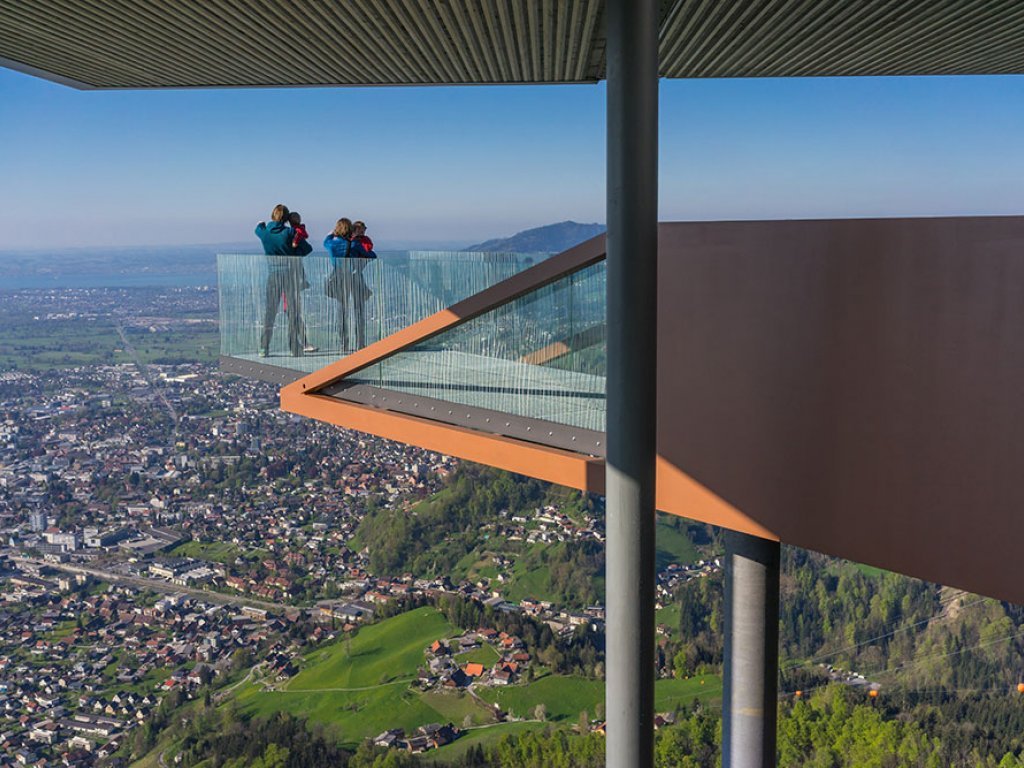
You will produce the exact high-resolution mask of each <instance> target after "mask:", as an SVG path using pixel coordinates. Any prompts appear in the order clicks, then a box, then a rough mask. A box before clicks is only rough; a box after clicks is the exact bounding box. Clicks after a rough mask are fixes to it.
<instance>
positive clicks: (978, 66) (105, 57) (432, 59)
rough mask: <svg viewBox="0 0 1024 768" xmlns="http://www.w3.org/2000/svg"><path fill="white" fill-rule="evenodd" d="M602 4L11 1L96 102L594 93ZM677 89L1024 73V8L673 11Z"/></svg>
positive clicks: (18, 33) (6, 24)
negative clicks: (306, 91) (186, 94)
mask: <svg viewBox="0 0 1024 768" xmlns="http://www.w3.org/2000/svg"><path fill="white" fill-rule="evenodd" d="M603 16H604V1H603V0H290V2H288V3H278V2H275V0H175V1H174V2H170V0H166V1H161V2H151V1H150V0H0V64H4V65H7V66H10V67H12V68H15V69H19V70H22V71H26V72H30V73H32V74H36V75H39V76H42V77H48V78H50V79H54V80H57V81H59V82H64V83H67V84H69V85H74V86H77V87H83V88H166V87H171V88H174V87H204V86H207V87H208V86H309V85H402V84H457V83H541V82H594V81H597V80H599V79H601V78H602V77H603V76H604V69H605V45H604V39H605V38H604V23H603ZM661 61H662V65H661V70H662V74H663V75H664V76H665V77H674V78H688V77H770V76H774V77H783V76H784V77H789V76H826V75H897V74H903V75H929V74H931V75H935V74H1008V73H1020V72H1024V2H1020V0H742V1H741V0H664V1H663V2H662V29H661Z"/></svg>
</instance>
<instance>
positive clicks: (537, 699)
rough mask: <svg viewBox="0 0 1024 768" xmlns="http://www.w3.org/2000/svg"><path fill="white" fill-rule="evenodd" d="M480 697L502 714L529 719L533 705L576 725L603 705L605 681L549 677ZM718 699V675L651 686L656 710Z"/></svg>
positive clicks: (555, 718)
mask: <svg viewBox="0 0 1024 768" xmlns="http://www.w3.org/2000/svg"><path fill="white" fill-rule="evenodd" d="M479 695H480V698H482V699H484V700H485V701H488V702H491V703H497V704H498V705H499V706H501V708H502V709H504V710H505V711H510V710H511V711H512V712H514V713H515V715H516V716H517V717H532V716H533V711H534V709H535V708H536V706H537V705H538V704H544V706H545V707H546V708H547V719H548V720H549V721H553V722H560V723H575V722H576V720H577V718H578V717H579V714H580V712H582V711H583V710H586V711H587V712H588V713H589V714H590V716H591V717H594V713H595V712H596V710H597V705H598V704H603V703H604V682H603V681H601V680H586V679H584V678H581V677H562V676H558V675H549V676H547V677H542V678H541V679H539V680H536V681H535V682H533V683H530V684H528V685H514V686H508V687H507V688H490V689H485V690H482V691H480V694H479ZM721 696H722V683H721V679H720V678H719V677H718V676H717V675H704V676H701V677H696V678H691V679H689V680H675V679H671V680H658V681H657V682H656V683H655V686H654V698H655V706H656V707H657V709H658V710H659V711H668V710H671V709H674V708H675V707H676V706H677V705H685V704H689V703H690V702H691V701H693V699H694V698H700V699H706V700H712V701H713V700H717V699H720V698H721Z"/></svg>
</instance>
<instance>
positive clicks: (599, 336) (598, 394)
mask: <svg viewBox="0 0 1024 768" xmlns="http://www.w3.org/2000/svg"><path fill="white" fill-rule="evenodd" d="M605 275H606V271H605V265H604V262H601V263H599V264H594V265H592V266H590V267H587V268H585V269H583V270H580V271H579V272H576V273H574V274H572V275H568V276H566V277H564V278H562V279H560V280H558V281H557V282H554V283H551V284H550V285H547V286H545V287H543V288H540V289H538V290H536V291H534V292H532V293H529V294H527V295H525V296H521V297H519V298H518V299H515V300H514V301H512V302H510V303H509V304H506V305H503V306H501V307H497V308H496V309H493V310H491V311H490V312H487V313H486V314H483V315H481V316H480V317H477V318H474V319H473V320H470V321H468V322H466V323H463V324H462V325H459V326H457V327H455V328H453V329H451V330H448V331H445V332H444V333H441V334H439V335H437V336H435V337H434V338H432V339H428V340H426V341H423V342H421V343H419V344H417V345H415V346H413V347H410V348H409V349H407V350H404V351H402V352H399V353H397V354H395V355H393V356H392V357H389V358H388V359H386V360H382V361H381V362H379V363H377V364H375V365H373V366H370V367H368V368H366V369H364V370H362V371H359V372H358V373H356V374H354V375H353V376H350V377H348V378H347V380H348V381H351V382H353V383H363V384H372V385H374V386H378V387H383V388H385V389H390V390H395V391H399V392H407V393H409V394H417V395H420V396H424V397H432V398H436V399H439V400H446V401H448V402H453V403H459V404H462V405H468V406H475V407H479V408H487V409H490V410H495V411H500V412H502V413H509V414H513V415H518V416H527V417H531V418H536V419H544V420H546V421H553V422H556V423H559V424H568V425H571V426H576V427H582V428H585V429H592V430H595V431H598V432H603V431H604V428H605V374H606V356H605V353H606V344H605V341H606V336H607V326H606V324H605V282H606V281H605Z"/></svg>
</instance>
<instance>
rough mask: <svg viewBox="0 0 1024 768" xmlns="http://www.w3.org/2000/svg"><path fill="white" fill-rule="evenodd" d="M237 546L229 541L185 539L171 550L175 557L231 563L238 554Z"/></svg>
mask: <svg viewBox="0 0 1024 768" xmlns="http://www.w3.org/2000/svg"><path fill="white" fill-rule="evenodd" d="M239 551H240V550H239V549H238V547H237V546H235V545H234V544H232V543H231V542H229V541H186V542H185V543H184V544H179V545H178V546H176V547H175V548H174V549H172V550H171V552H170V554H172V555H174V556H175V557H194V558H195V559H196V560H209V561H211V562H214V563H233V562H234V561H235V560H236V559H237V558H238V554H239Z"/></svg>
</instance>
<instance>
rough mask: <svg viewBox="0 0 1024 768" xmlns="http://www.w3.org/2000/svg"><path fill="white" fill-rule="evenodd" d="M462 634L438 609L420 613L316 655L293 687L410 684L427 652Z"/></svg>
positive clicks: (361, 632) (363, 632)
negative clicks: (438, 642)
mask: <svg viewBox="0 0 1024 768" xmlns="http://www.w3.org/2000/svg"><path fill="white" fill-rule="evenodd" d="M456 633H457V630H456V629H455V627H453V626H452V625H451V624H449V623H448V622H447V621H446V620H445V618H444V617H443V616H442V615H441V614H440V612H439V611H437V610H436V609H434V608H417V609H416V610H414V611H409V612H408V613H403V614H401V615H399V616H395V617H394V618H391V619H387V620H386V621H382V622H380V623H379V624H374V625H371V626H369V627H364V628H363V629H361V630H359V633H358V634H357V635H356V636H355V637H354V638H352V640H351V641H349V642H346V641H344V640H342V641H339V642H336V643H332V644H331V645H329V646H327V647H325V648H321V649H319V650H316V651H314V652H313V653H311V654H309V656H307V657H306V661H305V664H304V665H303V667H304V668H303V670H302V671H301V672H300V673H299V674H298V675H296V676H295V677H294V678H293V679H292V680H291V681H290V682H289V684H288V687H287V689H288V690H291V691H301V690H324V689H329V688H363V687H367V686H373V685H379V684H381V683H387V682H393V681H395V680H410V679H412V678H413V677H415V675H416V670H417V669H418V668H419V667H421V666H423V649H424V648H426V647H427V646H428V645H430V644H431V643H432V642H434V641H435V640H437V639H438V638H441V637H449V636H451V635H454V634H456Z"/></svg>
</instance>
